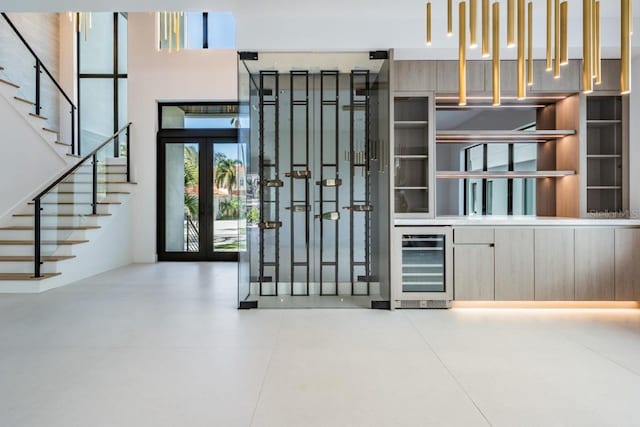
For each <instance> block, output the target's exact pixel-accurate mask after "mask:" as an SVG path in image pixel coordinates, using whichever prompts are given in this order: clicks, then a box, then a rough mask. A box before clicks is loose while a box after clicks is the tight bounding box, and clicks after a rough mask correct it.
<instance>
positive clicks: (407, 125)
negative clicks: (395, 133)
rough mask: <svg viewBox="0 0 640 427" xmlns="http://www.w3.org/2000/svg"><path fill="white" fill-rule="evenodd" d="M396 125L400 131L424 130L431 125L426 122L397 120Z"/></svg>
mask: <svg viewBox="0 0 640 427" xmlns="http://www.w3.org/2000/svg"><path fill="white" fill-rule="evenodd" d="M394 125H395V127H396V128H399V129H403V128H404V129H412V128H424V127H427V126H428V125H429V122H427V121H426V120H396V121H395V122H394Z"/></svg>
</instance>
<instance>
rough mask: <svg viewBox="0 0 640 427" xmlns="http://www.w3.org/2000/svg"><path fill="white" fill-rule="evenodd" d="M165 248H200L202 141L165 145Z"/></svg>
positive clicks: (169, 249)
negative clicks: (200, 151)
mask: <svg viewBox="0 0 640 427" xmlns="http://www.w3.org/2000/svg"><path fill="white" fill-rule="evenodd" d="M165 158H166V160H165V174H166V178H165V180H166V181H165V182H166V185H165V235H166V238H165V245H166V247H165V250H166V251H167V252H199V250H200V248H199V234H200V233H199V230H200V224H199V219H200V218H199V214H198V212H199V209H198V206H199V203H200V180H199V176H198V174H199V169H200V166H199V145H198V144H189V143H184V144H166V145H165Z"/></svg>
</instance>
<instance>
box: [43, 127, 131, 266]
mask: <svg viewBox="0 0 640 427" xmlns="http://www.w3.org/2000/svg"><path fill="white" fill-rule="evenodd" d="M125 130H126V134H127V139H126V147H127V157H126V159H127V163H126V167H127V172H126V174H127V182H129V183H130V182H131V122H129V123H127V125H126V126H124V127H122V128H121V129H120V130H118V131H117V132H116V133H114V134H113V135H111V136H110V137H109V138H107V139H106V140H105V141H104V142H103V143H101V144H100V145H99V146H98V147H96V148H95V149H94V150H93V151H92V152H91V153H89V154H87V155H86V156H84V157H83V158H82V160H80V161H79V162H78V163H76V164H75V165H73V166H72V167H71V168H69V170H67V171H66V172H65V173H63V174H62V175H61V176H60V177H58V178H57V179H56V180H55V181H54V182H53V183H51V184H49V185H48V186H47V187H46V188H45V189H44V190H42V191H41V192H40V193H39V194H38V195H37V196H35V197H34V198H33V202H34V212H33V213H34V215H33V221H34V225H33V230H34V260H33V262H34V266H33V272H34V276H35V277H41V274H40V266H41V265H42V256H41V250H40V249H41V248H40V246H41V243H42V235H41V219H42V218H41V216H40V215H41V202H42V198H43V197H44V196H46V195H47V194H48V193H49V192H50V191H51V190H53V189H54V188H55V187H56V186H57V185H58V184H60V183H61V182H62V181H63V180H64V179H65V178H67V177H68V176H69V175H71V174H72V173H74V172H75V171H76V170H78V168H79V167H80V166H82V165H83V164H84V163H85V162H86V161H87V160H89V159H90V158H92V159H93V164H92V184H93V185H92V191H91V194H92V199H91V200H92V202H91V206H92V214H93V215H95V214H96V213H97V207H98V159H97V154H98V152H99V151H100V150H102V149H103V148H104V147H105V146H106V145H107V144H109V143H110V142H112V141H115V140H116V138H118V136H120V134H122V133H123V132H124V131H125Z"/></svg>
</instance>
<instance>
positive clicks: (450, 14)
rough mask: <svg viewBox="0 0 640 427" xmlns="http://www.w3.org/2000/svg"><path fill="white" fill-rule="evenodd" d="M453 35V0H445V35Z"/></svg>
mask: <svg viewBox="0 0 640 427" xmlns="http://www.w3.org/2000/svg"><path fill="white" fill-rule="evenodd" d="M451 36H453V0H447V37H451Z"/></svg>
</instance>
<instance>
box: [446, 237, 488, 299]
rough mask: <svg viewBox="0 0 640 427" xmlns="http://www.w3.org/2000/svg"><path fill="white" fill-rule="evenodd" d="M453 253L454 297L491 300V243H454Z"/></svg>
mask: <svg viewBox="0 0 640 427" xmlns="http://www.w3.org/2000/svg"><path fill="white" fill-rule="evenodd" d="M453 255H454V275H453V282H454V285H453V286H454V295H455V297H454V298H455V299H456V300H460V301H491V300H493V299H494V298H495V292H494V251H493V245H486V244H485V245H456V246H455V247H454V249H453Z"/></svg>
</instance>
